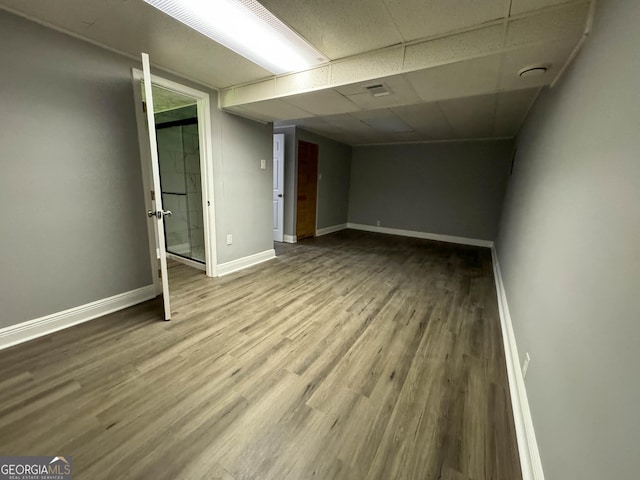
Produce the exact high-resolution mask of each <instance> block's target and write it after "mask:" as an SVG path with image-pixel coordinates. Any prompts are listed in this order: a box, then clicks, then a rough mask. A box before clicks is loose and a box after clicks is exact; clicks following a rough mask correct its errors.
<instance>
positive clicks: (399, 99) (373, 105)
mask: <svg viewBox="0 0 640 480" xmlns="http://www.w3.org/2000/svg"><path fill="white" fill-rule="evenodd" d="M378 83H383V84H384V85H385V86H386V87H387V88H388V89H389V90H390V91H391V94H390V95H384V96H382V97H374V96H373V95H371V94H370V93H369V92H367V91H366V89H365V87H366V86H367V85H375V84H378ZM336 90H337V91H339V92H340V93H342V94H343V95H346V96H347V97H348V98H349V100H351V101H352V102H353V103H355V104H356V105H358V106H359V107H360V108H363V109H367V110H371V109H377V108H387V107H394V106H397V105H407V104H410V103H416V102H419V101H420V97H418V94H417V93H416V92H415V90H414V89H413V87H412V86H411V84H410V83H409V81H408V80H407V79H406V77H405V76H404V75H394V76H392V77H387V78H383V79H379V80H371V81H368V82H359V83H355V84H351V85H345V86H342V87H337V88H336Z"/></svg>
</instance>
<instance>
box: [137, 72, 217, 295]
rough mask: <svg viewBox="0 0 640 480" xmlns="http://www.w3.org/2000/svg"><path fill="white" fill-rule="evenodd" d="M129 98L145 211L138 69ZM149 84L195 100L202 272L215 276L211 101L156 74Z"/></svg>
mask: <svg viewBox="0 0 640 480" xmlns="http://www.w3.org/2000/svg"><path fill="white" fill-rule="evenodd" d="M131 72H132V77H133V78H132V83H133V96H134V100H135V107H136V108H135V112H136V124H137V128H138V144H139V147H140V162H141V166H142V184H143V188H144V192H145V211H146V210H150V209H151V198H150V197H149V195H147V192H150V191H151V190H152V188H151V152H150V151H149V145H148V142H146V143H147V144H146V145H145V142H144V141H143V140H144V138H145V136H146V135H147V133H146V130H145V128H146V127H145V125H146V123H145V122H144V114H143V111H142V107H141V106H142V93H141V89H140V85H141V82H142V80H143V77H144V75H143V73H142V70H140V69H137V68H132V69H131ZM151 84H152V85H156V86H158V87H162V88H164V89H166V90H171V91H173V92H176V93H178V94H180V95H183V96H187V97H191V98H193V99H194V100H195V101H196V108H197V112H198V143H199V147H200V175H201V181H202V212H203V213H202V222H203V224H202V225H203V228H204V246H205V248H204V255H205V273H206V275H207V276H208V277H215V276H216V274H217V266H218V253H217V248H216V221H215V203H214V198H215V197H214V185H213V136H212V128H211V125H212V122H211V101H210V98H209V94H208V93H206V92H202V91H200V90H196V89H195V88H191V87H187V86H186V85H182V84H180V83H177V82H174V81H172V80H167V79H166V78H162V77H159V76H157V75H151ZM147 231H148V232H149V255H150V260H151V273H152V278H153V284H154V287H155V289H156V294H159V293H160V292H162V285H161V282H160V280H159V278H158V275H157V271H156V261H157V255H158V253H157V252H156V243H155V232H154V231H153V224H152V223H151V222H148V224H147ZM158 288H159V290H158Z"/></svg>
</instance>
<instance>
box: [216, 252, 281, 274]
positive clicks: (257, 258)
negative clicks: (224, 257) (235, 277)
mask: <svg viewBox="0 0 640 480" xmlns="http://www.w3.org/2000/svg"><path fill="white" fill-rule="evenodd" d="M272 258H276V251H275V250H274V249H273V248H272V249H270V250H265V251H264V252H260V253H255V254H253V255H249V256H247V257H242V258H238V259H237V260H232V261H230V262H226V263H221V264H219V265H218V270H217V272H218V276H219V277H222V276H223V275H228V274H230V273H233V272H237V271H238V270H243V269H245V268H248V267H252V266H254V265H257V264H259V263H262V262H266V261H267V260H271V259H272Z"/></svg>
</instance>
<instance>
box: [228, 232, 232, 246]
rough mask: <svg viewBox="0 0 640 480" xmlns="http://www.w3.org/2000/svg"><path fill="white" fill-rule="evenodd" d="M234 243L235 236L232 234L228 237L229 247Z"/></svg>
mask: <svg viewBox="0 0 640 480" xmlns="http://www.w3.org/2000/svg"><path fill="white" fill-rule="evenodd" d="M232 243H233V236H232V235H231V234H229V235H227V245H231V244H232Z"/></svg>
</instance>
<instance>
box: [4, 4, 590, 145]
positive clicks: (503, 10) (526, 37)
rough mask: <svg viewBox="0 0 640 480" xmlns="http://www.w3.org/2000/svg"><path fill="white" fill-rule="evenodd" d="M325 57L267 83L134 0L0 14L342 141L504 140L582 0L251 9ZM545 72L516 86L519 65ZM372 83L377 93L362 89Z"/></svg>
mask: <svg viewBox="0 0 640 480" xmlns="http://www.w3.org/2000/svg"><path fill="white" fill-rule="evenodd" d="M261 3H262V4H263V5H264V6H265V7H266V8H268V9H269V10H270V11H271V12H273V13H274V14H275V15H276V16H278V17H279V18H280V19H281V20H282V21H283V22H285V23H286V24H288V25H289V26H290V27H291V28H293V29H294V30H295V31H297V32H298V33H300V34H301V35H302V36H303V37H305V38H306V39H307V41H309V42H310V43H311V44H312V45H314V46H315V47H316V48H317V49H318V50H320V51H321V52H322V53H323V54H324V55H326V56H327V58H329V59H330V62H329V63H328V64H325V65H322V66H319V67H316V68H313V69H310V70H307V71H303V72H293V73H291V74H286V75H280V76H272V75H271V74H270V73H269V72H268V71H266V70H264V69H262V68H261V67H258V66H257V65H255V64H253V63H251V62H250V61H248V60H246V59H244V58H243V57H241V56H239V55H237V54H236V53H234V52H232V51H230V50H228V49H226V48H225V47H223V46H221V45H219V44H217V43H215V42H213V41H212V40H210V39H208V38H206V37H204V36H202V35H200V34H199V33H197V32H195V31H192V30H190V29H189V28H188V27H186V26H184V25H182V24H181V23H179V22H177V21H176V20H173V19H171V18H170V17H168V16H166V15H165V14H163V13H161V12H160V11H158V10H156V9H155V8H153V7H150V6H149V5H147V4H146V3H144V2H143V1H142V0H56V1H51V0H0V8H4V9H7V10H9V11H12V12H14V13H17V14H19V15H23V16H25V17H27V18H31V19H34V20H36V21H39V22H41V23H44V24H46V25H49V26H52V27H54V28H57V29H59V30H62V31H65V32H68V33H71V34H73V35H75V36H78V37H80V38H84V39H87V40H89V41H91V42H93V43H97V44H99V45H103V46H106V47H108V48H110V49H113V50H116V51H119V52H121V53H124V54H125V55H128V56H130V57H132V58H138V57H139V53H140V52H141V51H146V52H148V53H149V54H150V56H151V60H152V63H153V65H154V66H155V67H156V68H160V69H164V70H167V71H171V72H175V73H177V74H179V75H181V76H183V77H185V78H189V79H191V80H194V81H197V82H200V83H202V84H205V85H208V86H211V87H214V88H217V89H219V90H220V107H221V108H223V109H225V110H227V111H230V112H233V113H236V114H239V115H242V116H245V117H248V118H252V119H256V120H259V121H264V122H275V123H276V124H277V125H298V126H300V127H302V128H305V129H308V130H311V131H314V132H316V133H320V134H323V135H325V136H328V137H330V138H334V139H336V140H339V141H342V142H345V143H348V144H351V145H358V144H370V143H387V142H414V141H432V140H446V139H470V138H491V137H499V138H502V137H512V136H514V135H515V134H516V133H517V131H518V129H519V128H520V125H521V124H522V121H523V119H524V118H525V116H526V114H527V112H528V110H529V108H530V107H531V104H532V103H533V102H534V101H535V98H536V96H537V94H538V92H539V90H540V89H541V88H543V87H545V86H547V85H549V84H550V83H552V82H553V80H554V79H555V78H556V77H557V76H558V74H559V73H560V72H561V71H562V68H563V67H564V65H565V64H566V63H567V62H568V61H569V60H570V58H571V56H572V52H574V50H575V49H576V47H577V46H578V45H579V42H580V40H581V38H582V37H583V35H584V32H585V28H586V27H587V25H588V24H589V22H590V15H591V11H592V4H591V1H590V0H575V1H563V0H482V1H479V0H455V1H452V0H367V1H363V2H345V1H344V0H304V1H303V0H261ZM537 64H544V65H546V66H547V67H548V70H547V72H546V74H544V75H541V76H538V77H531V78H521V77H519V76H518V71H519V70H520V69H521V68H523V67H526V66H530V65H537ZM378 84H381V85H383V86H384V88H385V89H387V90H388V91H389V94H388V95H384V96H373V95H372V94H371V93H370V92H369V91H368V90H367V89H366V88H365V87H367V86H371V85H378Z"/></svg>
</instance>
